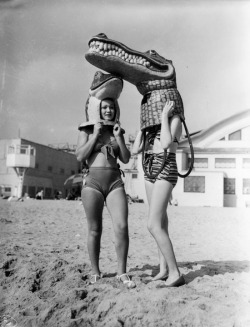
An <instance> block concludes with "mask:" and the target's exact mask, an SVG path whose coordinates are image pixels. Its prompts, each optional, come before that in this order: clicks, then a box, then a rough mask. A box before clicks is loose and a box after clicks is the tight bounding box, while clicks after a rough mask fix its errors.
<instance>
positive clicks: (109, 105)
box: [101, 99, 115, 120]
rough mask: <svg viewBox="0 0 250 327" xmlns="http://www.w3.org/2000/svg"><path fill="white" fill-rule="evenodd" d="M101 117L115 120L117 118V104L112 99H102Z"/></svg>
mask: <svg viewBox="0 0 250 327" xmlns="http://www.w3.org/2000/svg"><path fill="white" fill-rule="evenodd" d="M101 118H102V119H104V120H113V119H114V118H115V105H114V102H113V101H112V100H109V99H106V100H102V102H101Z"/></svg>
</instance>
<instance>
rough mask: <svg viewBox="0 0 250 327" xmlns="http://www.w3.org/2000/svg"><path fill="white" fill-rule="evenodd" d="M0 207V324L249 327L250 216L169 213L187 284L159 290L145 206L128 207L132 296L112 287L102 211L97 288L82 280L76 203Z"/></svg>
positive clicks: (85, 266) (109, 238)
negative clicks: (6, 320)
mask: <svg viewBox="0 0 250 327" xmlns="http://www.w3.org/2000/svg"><path fill="white" fill-rule="evenodd" d="M0 208H1V209H0V210H1V215H0V249H1V251H0V253H1V257H0V268H1V269H0V292H1V297H0V316H1V317H3V316H4V315H9V316H10V317H12V318H13V319H15V321H16V322H17V323H16V326H19V327H20V326H21V327H24V326H25V327H26V326H28V327H37V326H39V327H40V326H49V327H56V326H60V327H73V326H84V327H88V326H95V327H98V326H108V327H119V326H125V327H132V326H136V327H137V326H147V327H157V326H158V327H161V326H162V327H163V326H164V327H167V326H174V327H176V326H187V327H192V326H199V327H200V326H211V327H215V326H216V327H218V326H219V327H220V326H223V327H224V326H225V327H229V326H232V327H247V326H250V269H249V267H250V237H249V232H250V209H249V208H246V209H244V208H243V209H237V208H199V207H195V208H194V207H173V206H170V207H169V220H170V223H169V230H170V236H171V239H172V242H173V245H174V249H175V253H176V257H177V261H178V265H179V267H180V270H181V273H183V274H184V275H185V279H186V282H187V284H186V285H185V286H182V287H179V288H161V289H158V288H156V286H157V285H160V284H163V282H162V281H157V282H152V281H151V278H152V276H154V275H156V274H157V272H158V269H159V266H158V258H157V248H156V244H155V242H154V240H153V238H152V236H151V235H150V234H149V232H148V230H147V227H146V226H147V222H146V221H147V211H148V207H147V205H145V204H141V203H138V204H131V205H129V231H130V248H129V257H128V272H129V274H130V276H131V277H132V279H133V281H135V282H136V284H137V287H136V288H135V289H131V290H128V289H127V288H126V287H125V286H124V285H122V284H120V283H119V282H118V281H117V280H116V278H115V275H116V255H115V250H114V235H113V230H112V223H111V219H110V217H109V214H108V212H107V209H106V207H105V208H104V215H103V218H104V226H103V237H102V249H101V257H100V266H101V270H102V272H103V273H104V274H105V277H104V278H103V279H102V280H100V281H98V283H96V284H95V285H89V280H88V274H89V272H90V263H89V258H88V253H87V247H86V238H87V222H86V218H85V213H84V210H83V207H82V205H81V202H80V201H66V200H58V201H56V200H55V201H52V200H50V201H49V200H43V201H39V200H32V199H30V200H25V201H24V202H15V201H12V202H8V201H7V200H0ZM2 319H3V318H2ZM13 321H14V320H13ZM0 326H1V324H0ZM12 326H14V324H12Z"/></svg>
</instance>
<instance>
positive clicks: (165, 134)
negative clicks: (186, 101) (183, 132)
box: [160, 100, 181, 150]
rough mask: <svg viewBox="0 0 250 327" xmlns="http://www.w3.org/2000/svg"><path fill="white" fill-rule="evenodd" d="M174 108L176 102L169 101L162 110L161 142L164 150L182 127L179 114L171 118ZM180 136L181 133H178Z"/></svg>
mask: <svg viewBox="0 0 250 327" xmlns="http://www.w3.org/2000/svg"><path fill="white" fill-rule="evenodd" d="M173 109H174V102H173V101H169V100H168V101H167V102H166V105H165V107H164V108H163V112H162V123H161V137H160V142H161V146H162V148H163V149H164V150H167V149H168V148H169V147H170V145H171V144H172V142H173V141H174V139H175V137H176V136H177V135H178V134H179V131H180V129H181V120H180V117H179V116H178V115H175V116H173V117H172V118H171V119H169V116H170V115H171V113H172V111H173ZM178 136H179V135H178Z"/></svg>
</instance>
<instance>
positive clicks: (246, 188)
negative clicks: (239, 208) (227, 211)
mask: <svg viewBox="0 0 250 327" xmlns="http://www.w3.org/2000/svg"><path fill="white" fill-rule="evenodd" d="M242 193H243V194H250V179H249V178H243V189H242Z"/></svg>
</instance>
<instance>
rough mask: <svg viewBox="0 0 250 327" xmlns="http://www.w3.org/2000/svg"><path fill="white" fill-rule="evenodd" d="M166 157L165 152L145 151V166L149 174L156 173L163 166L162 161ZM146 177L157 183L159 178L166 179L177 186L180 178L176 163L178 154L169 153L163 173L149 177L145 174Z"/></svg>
mask: <svg viewBox="0 0 250 327" xmlns="http://www.w3.org/2000/svg"><path fill="white" fill-rule="evenodd" d="M163 157H164V153H151V154H147V153H145V160H144V163H143V165H144V167H145V169H146V172H147V173H149V174H155V173H156V172H157V171H158V170H159V168H160V167H161V163H162V160H163ZM144 179H145V180H146V181H149V182H151V183H155V182H156V181H157V180H166V181H168V182H169V183H171V184H172V185H173V187H175V185H176V183H177V180H178V170H177V164H176V154H175V153H172V152H170V153H168V155H167V158H166V161H165V164H164V167H163V169H162V171H161V173H160V174H159V175H158V176H157V177H156V178H149V177H148V176H147V175H145V174H144Z"/></svg>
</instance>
